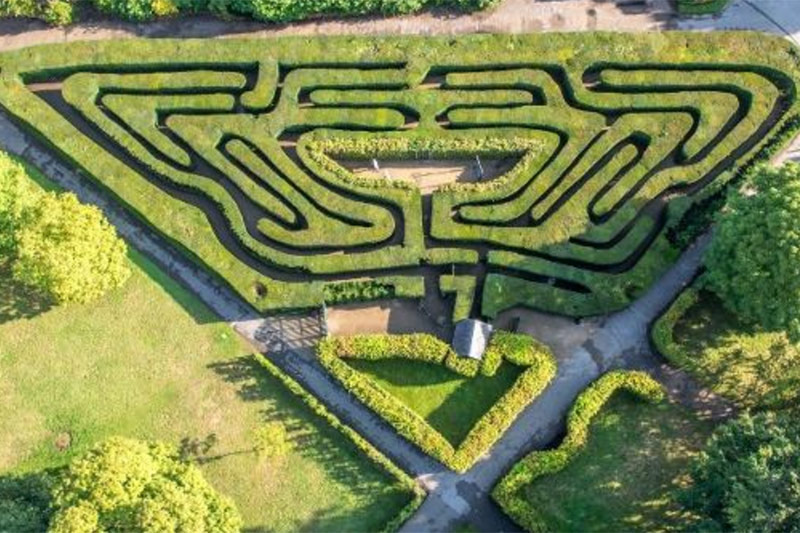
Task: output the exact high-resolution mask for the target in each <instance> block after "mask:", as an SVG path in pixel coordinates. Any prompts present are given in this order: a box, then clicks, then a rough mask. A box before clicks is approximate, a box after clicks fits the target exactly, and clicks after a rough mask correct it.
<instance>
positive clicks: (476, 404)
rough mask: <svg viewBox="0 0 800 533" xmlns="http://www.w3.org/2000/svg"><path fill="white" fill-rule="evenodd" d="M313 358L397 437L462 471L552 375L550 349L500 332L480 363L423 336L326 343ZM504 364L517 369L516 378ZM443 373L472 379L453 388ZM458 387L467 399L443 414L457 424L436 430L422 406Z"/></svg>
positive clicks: (340, 339) (334, 339)
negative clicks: (393, 381)
mask: <svg viewBox="0 0 800 533" xmlns="http://www.w3.org/2000/svg"><path fill="white" fill-rule="evenodd" d="M317 352H318V355H319V359H320V362H321V363H322V364H323V366H325V368H327V369H328V371H329V372H330V373H331V374H332V375H333V376H334V377H335V378H336V379H337V380H339V381H340V382H341V383H342V385H344V386H345V387H346V388H347V389H348V390H349V391H350V392H352V393H353V394H354V395H355V396H356V397H358V398H359V399H360V400H361V401H362V402H364V403H365V404H366V405H367V406H369V407H370V408H371V409H372V410H373V411H375V412H376V413H378V414H379V415H381V416H382V417H383V418H384V419H385V420H386V421H387V422H389V423H390V424H391V425H392V426H393V427H394V428H395V429H396V430H397V431H398V433H400V434H401V435H403V436H404V437H405V438H407V439H408V440H410V441H411V442H413V443H414V444H416V445H417V446H418V447H419V448H420V449H422V450H423V451H425V452H426V453H428V454H429V455H431V456H433V457H434V458H436V459H438V460H439V461H441V462H442V463H443V464H445V465H446V466H448V467H450V468H452V469H454V470H457V471H460V472H463V471H465V470H466V469H467V468H469V467H470V466H471V465H472V464H473V463H474V462H475V461H476V460H477V459H478V457H480V456H481V454H483V453H484V452H486V451H487V450H488V449H489V447H491V445H492V444H493V443H494V442H495V441H496V440H497V439H498V438H499V437H500V436H501V435H502V433H503V432H504V431H505V430H506V429H507V428H508V427H509V426H510V425H511V423H513V421H514V419H515V418H516V417H517V415H518V414H519V413H520V412H521V411H522V409H523V408H524V407H525V406H526V405H528V403H530V401H531V399H532V398H535V397H536V396H538V395H539V393H541V392H542V391H543V390H544V388H545V387H546V386H547V384H548V383H549V382H550V380H551V379H552V378H553V376H554V375H555V372H556V363H555V358H554V357H553V355H552V354H551V353H550V351H549V349H547V348H546V347H545V346H543V345H541V344H540V343H538V342H536V341H535V340H534V339H532V338H531V337H528V336H525V335H516V334H513V333H508V332H502V331H499V332H495V334H494V335H493V336H492V339H491V341H490V345H489V347H488V348H487V351H486V354H485V355H484V359H483V360H481V361H478V360H473V359H463V358H461V357H459V356H458V355H456V354H455V352H453V351H452V350H451V349H450V347H449V346H448V345H447V344H445V343H444V342H442V341H441V340H439V339H437V338H436V337H433V336H431V335H427V334H413V335H358V336H353V337H331V338H328V339H325V340H323V341H321V342H320V344H319V347H318V349H317ZM350 361H354V362H355V364H354V365H351V364H349V362H350ZM367 363H368V364H367ZM374 363H379V364H378V365H375V364H374ZM387 363H389V364H387ZM393 363H398V364H393ZM407 363H411V364H407ZM424 365H428V366H431V367H434V368H428V369H426V368H424ZM510 366H515V367H519V368H518V370H517V371H516V372H514V369H511V368H509V367H510ZM376 367H377V368H376ZM501 369H502V370H501ZM381 370H383V372H381ZM386 371H392V372H394V373H395V376H394V379H397V380H399V385H398V386H391V385H390V383H391V382H388V376H387V375H386V373H385V372H386ZM448 372H449V373H450V374H451V375H452V374H456V375H460V376H463V377H464V378H468V379H473V380H477V381H476V383H475V384H474V385H473V384H470V383H469V382H466V383H465V382H464V380H460V382H459V381H457V382H456V383H455V384H453V383H452V381H451V380H452V377H451V378H450V380H448V378H447V373H448ZM443 374H444V376H443ZM479 375H480V377H477V376H479ZM431 378H433V380H434V381H435V382H436V383H437V384H438V387H433V390H431V388H432V387H430V386H429V385H430V383H426V382H425V381H423V382H422V383H420V382H419V381H418V380H420V379H422V380H430V379H431ZM489 378H494V379H493V380H492V379H489ZM443 382H444V383H443ZM415 384H416V387H415ZM387 385H389V386H387ZM403 385H405V387H404V386H403ZM498 385H499V387H498ZM404 388H405V389H406V390H403V389H404ZM462 388H466V390H467V391H468V392H469V394H470V396H472V399H471V401H470V402H469V403H468V405H460V406H458V407H457V408H455V409H454V410H452V411H451V412H449V413H448V415H450V416H455V417H459V418H458V419H455V420H453V419H451V420H449V421H448V422H449V423H442V424H438V426H439V427H438V428H437V427H435V426H434V424H435V422H434V421H433V420H431V418H430V417H429V416H426V414H428V412H429V411H430V410H431V408H430V406H429V405H428V404H429V403H431V402H433V403H437V402H438V403H440V405H441V402H443V401H444V400H445V399H449V400H454V399H455V400H458V398H453V397H452V396H453V395H454V394H455V393H457V391H458V390H459V389H462ZM476 395H481V396H482V397H479V398H477V399H476V398H475V396H476ZM448 396H450V398H447V397H448ZM458 401H461V402H463V401H464V398H463V397H462V398H461V399H460V400H458ZM476 411H477V412H476ZM440 428H441V429H440ZM448 437H449V438H448Z"/></svg>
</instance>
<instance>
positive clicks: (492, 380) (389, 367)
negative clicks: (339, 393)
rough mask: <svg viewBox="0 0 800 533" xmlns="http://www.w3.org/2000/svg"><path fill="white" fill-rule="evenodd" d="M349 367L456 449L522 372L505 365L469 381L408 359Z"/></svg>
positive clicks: (361, 362) (354, 362)
mask: <svg viewBox="0 0 800 533" xmlns="http://www.w3.org/2000/svg"><path fill="white" fill-rule="evenodd" d="M347 364H348V365H351V366H352V367H353V368H355V369H356V370H359V371H361V372H363V373H364V374H366V375H368V376H369V377H370V378H371V379H373V380H374V381H375V382H376V383H377V384H378V385H380V386H381V387H383V388H384V389H385V390H386V391H388V392H390V393H392V394H393V395H395V396H396V397H397V398H399V399H400V400H402V401H403V403H405V404H406V405H408V406H409V407H411V409H413V410H414V411H415V412H416V413H417V414H419V415H420V416H422V417H423V418H424V419H425V420H426V421H427V422H428V423H429V424H430V425H431V426H432V427H433V428H434V429H436V431H438V432H439V433H441V434H442V435H443V436H444V437H445V438H447V440H448V441H450V444H452V445H453V446H458V445H459V444H460V443H461V441H462V440H463V439H464V437H465V436H466V435H467V433H469V430H470V429H472V426H474V425H475V423H476V422H477V421H478V419H479V418H480V417H481V416H483V414H484V413H485V412H486V411H487V410H488V409H489V408H490V407H491V406H492V405H494V403H495V402H497V400H499V399H500V397H501V396H502V395H503V393H505V391H506V390H508V388H509V387H511V385H512V384H513V383H514V381H515V380H516V379H517V377H519V375H520V374H521V373H522V371H523V369H522V368H520V367H518V366H515V365H512V364H511V363H508V362H506V363H503V364H502V365H501V366H500V368H499V369H498V370H497V373H496V374H495V375H494V376H492V377H487V376H484V375H482V374H478V375H477V376H475V377H474V378H466V377H464V376H460V375H458V374H456V373H455V372H452V371H450V370H448V369H447V368H446V367H444V366H443V365H436V364H432V363H426V362H423V361H413V360H409V359H386V360H382V361H368V360H358V359H353V360H348V361H347Z"/></svg>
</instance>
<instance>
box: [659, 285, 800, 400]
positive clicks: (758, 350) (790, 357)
mask: <svg viewBox="0 0 800 533" xmlns="http://www.w3.org/2000/svg"><path fill="white" fill-rule="evenodd" d="M672 336H673V343H672V344H671V346H670V347H669V348H667V349H666V350H664V352H665V354H664V355H666V356H667V357H668V358H674V357H673V355H675V354H676V355H678V356H679V360H677V361H676V362H677V364H679V365H680V366H682V367H684V368H686V369H687V370H688V371H689V372H691V373H692V374H694V375H695V376H697V377H698V379H700V380H701V381H702V382H703V383H705V384H706V385H708V386H709V387H710V388H712V389H713V390H714V391H715V392H717V393H719V394H721V395H722V396H724V397H727V398H729V399H731V400H733V401H735V402H736V403H738V404H739V405H742V406H745V407H781V406H785V405H788V404H792V403H796V401H797V398H798V395H799V394H800V350H798V348H797V347H796V346H793V345H792V344H791V343H790V342H789V341H788V340H787V338H786V335H785V334H784V333H782V332H769V331H763V330H759V329H757V328H755V327H752V326H749V325H747V324H743V323H742V322H741V321H740V320H738V319H737V317H736V316H735V315H733V314H732V313H729V312H728V311H726V310H725V309H724V308H723V306H722V303H721V302H720V301H719V299H718V298H717V297H716V296H715V295H714V294H712V293H710V292H707V291H699V292H697V293H696V301H694V302H693V303H692V304H691V305H690V306H689V307H688V309H686V310H685V311H684V312H683V313H682V314H681V316H680V317H679V318H678V319H677V321H676V322H675V325H674V328H673V331H672ZM673 352H674V354H673Z"/></svg>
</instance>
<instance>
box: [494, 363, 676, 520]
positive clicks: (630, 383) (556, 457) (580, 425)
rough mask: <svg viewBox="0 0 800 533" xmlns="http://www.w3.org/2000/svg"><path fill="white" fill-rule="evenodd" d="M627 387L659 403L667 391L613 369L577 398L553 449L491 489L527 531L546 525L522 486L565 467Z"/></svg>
mask: <svg viewBox="0 0 800 533" xmlns="http://www.w3.org/2000/svg"><path fill="white" fill-rule="evenodd" d="M619 390H625V391H627V392H630V393H631V394H634V395H636V396H638V397H640V398H642V399H643V400H646V401H649V402H659V401H662V400H664V398H665V393H664V390H663V388H662V387H661V385H660V384H659V383H657V382H656V381H655V380H653V378H651V377H650V376H649V375H648V374H646V373H644V372H638V371H613V372H609V373H608V374H605V375H604V376H602V377H601V378H599V379H598V380H597V381H595V382H594V383H592V384H591V385H590V386H589V387H588V388H587V389H586V390H584V391H583V392H582V393H581V394H580V396H578V398H577V399H576V400H575V403H574V404H573V406H572V408H571V409H570V412H569V414H568V415H567V434H566V437H564V440H563V441H562V442H561V444H560V445H559V446H558V448H556V449H554V450H547V451H535V452H532V453H530V454H529V455H528V456H526V457H525V458H523V459H522V460H521V461H520V462H518V463H517V464H516V465H514V467H513V468H512V469H511V471H510V472H509V473H508V474H506V476H505V477H503V479H501V480H500V482H499V483H498V484H497V486H495V488H494V489H493V490H492V498H493V499H494V500H495V501H496V502H497V503H498V504H499V505H500V507H501V508H502V509H503V510H504V511H505V512H506V513H507V514H508V515H509V516H510V517H511V518H513V519H514V521H516V522H517V523H518V524H520V525H521V526H522V527H524V528H525V529H526V530H528V531H531V532H540V531H541V532H543V531H546V526H545V524H544V522H543V521H542V519H541V517H540V516H539V514H538V512H537V511H536V506H535V505H534V504H533V503H532V502H528V501H526V500H525V499H524V498H522V497H521V496H520V495H519V491H520V489H521V488H522V487H523V486H524V485H526V484H529V483H532V482H534V481H535V480H536V479H537V478H539V477H542V476H546V475H548V474H553V473H555V472H558V471H559V470H562V469H563V468H564V467H566V466H567V465H568V464H569V462H570V461H571V460H572V457H573V456H574V455H575V454H577V453H579V452H580V451H581V449H582V448H583V447H584V446H585V445H586V442H587V440H588V438H589V425H590V424H591V422H592V419H593V418H594V417H595V415H597V413H599V412H600V410H601V409H602V408H603V406H604V405H605V404H606V402H608V400H609V398H611V396H612V395H613V394H614V393H616V392H617V391H619Z"/></svg>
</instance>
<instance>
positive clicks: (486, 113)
mask: <svg viewBox="0 0 800 533" xmlns="http://www.w3.org/2000/svg"><path fill="white" fill-rule="evenodd" d="M273 4H274V5H273ZM279 4H280V3H277V2H272V3H271V4H270V3H265V4H264V5H265V6H267V7H269V8H270V9H272V8H275V6H276V5H279ZM215 5H216V4H215ZM288 5H289V4H287V6H288ZM310 5H311V4H310V3H308V4H307V3H297V2H294V3H292V4H291V8H292V9H305V8H306V7H308V6H310ZM325 5H327V3H325V2H321V3H314V6H316V7H315V8H320V9H322V8H324V7H325ZM362 5H366V3H363V4H362ZM396 5H398V4H395V6H396ZM409 5H410V4H409ZM320 6H322V7H320ZM178 7H179V8H180V9H183V10H189V9H193V10H202V9H204V8H203V7H198V6H196V5H195V6H194V7H191V8H190V7H189V5H188V4H187V3H181V4H180V5H179V6H178ZM276 9H277V8H276ZM287 9H288V7H287ZM403 9H405V8H403ZM268 48H269V50H268V52H264V53H262V52H259V51H258V50H263V47H253V46H252V44H251V43H250V42H248V41H241V40H225V41H215V42H214V43H213V46H209V45H208V43H204V42H197V41H192V42H190V41H166V40H165V41H159V42H158V43H154V42H151V41H141V42H137V43H136V46H131V45H130V43H107V42H104V43H95V42H93V43H74V44H70V45H68V46H58V47H55V46H53V47H43V48H38V49H35V50H27V51H14V52H8V53H4V54H3V55H2V68H3V76H2V80H1V83H2V90H0V104H2V106H3V107H4V108H6V109H8V110H9V111H10V113H11V114H13V115H15V116H17V118H19V119H20V120H21V121H22V122H24V123H26V124H29V125H31V126H32V127H33V128H35V129H36V130H37V131H38V133H40V134H41V136H42V137H44V138H46V139H47V140H48V142H50V143H51V144H52V145H53V147H54V148H55V149H57V150H58V151H59V152H61V153H62V155H64V156H65V158H66V159H68V160H69V161H70V163H72V164H73V165H74V166H75V167H77V168H79V169H80V170H81V171H82V172H83V173H84V174H85V175H86V176H88V177H89V178H90V179H94V180H96V181H97V182H98V183H99V184H100V185H101V186H102V187H104V188H105V189H106V190H108V191H110V192H111V193H112V194H113V195H116V196H117V197H118V199H119V200H120V201H121V202H122V203H123V204H124V205H125V207H126V208H129V209H130V210H131V211H132V212H134V213H135V214H136V215H137V216H140V217H141V218H142V219H144V220H146V221H147V222H148V223H149V224H150V225H151V226H152V227H153V229H155V230H156V231H158V232H159V233H161V234H162V236H163V237H165V238H166V239H167V240H169V241H170V242H171V243H173V244H174V245H176V246H177V247H179V248H180V249H181V250H182V251H184V252H185V253H186V254H187V255H188V256H189V257H191V258H192V259H195V260H196V262H197V263H198V265H199V266H201V267H203V268H207V269H209V270H211V271H213V272H214V273H215V274H217V275H218V276H219V277H220V278H222V280H223V281H224V282H226V283H228V284H229V285H230V286H231V287H232V288H234V289H235V290H236V291H237V292H238V293H239V294H240V295H242V296H243V297H244V298H245V299H247V300H248V301H249V302H250V303H251V304H252V305H253V306H254V307H256V308H257V309H258V310H259V311H264V312H269V311H275V310H282V309H286V308H293V309H297V308H307V307H314V306H319V305H321V303H322V302H323V301H324V300H325V298H326V297H331V296H333V300H334V301H337V300H339V299H340V296H338V295H336V294H333V293H335V292H337V291H339V290H341V293H342V296H341V299H344V300H350V299H360V298H362V297H363V298H373V297H384V296H385V293H384V291H383V288H381V290H377V285H376V286H374V287H372V288H375V289H376V290H375V291H373V290H372V288H370V289H369V290H367V287H369V286H371V285H372V284H373V283H376V284H387V285H388V284H389V283H388V282H386V281H385V280H383V279H382V278H385V277H390V276H396V275H398V274H403V275H410V274H416V275H417V276H419V273H420V272H421V271H422V269H425V272H430V273H433V274H435V275H438V276H441V275H443V274H445V275H446V274H447V273H448V272H447V270H448V266H449V265H450V264H451V263H452V264H456V263H458V264H474V263H477V262H484V263H488V267H489V268H488V275H487V276H486V284H485V287H483V290H482V291H481V290H478V291H475V292H476V294H480V295H482V301H481V302H478V304H480V307H481V309H480V312H481V314H483V315H486V316H494V315H496V314H497V313H499V312H501V311H503V310H504V309H507V308H509V307H513V306H517V305H521V306H529V307H533V308H537V309H541V310H546V311H552V312H557V313H561V314H569V315H574V316H584V315H592V314H597V313H603V312H607V311H609V310H611V309H617V308H621V307H624V306H625V305H627V304H629V303H630V301H631V300H632V299H635V298H636V297H638V296H639V295H640V294H642V292H643V291H644V290H645V289H646V288H647V287H648V286H649V285H650V284H651V283H652V281H653V280H654V279H656V278H657V277H658V276H659V275H660V274H661V273H662V272H663V271H664V270H665V269H666V268H667V267H668V265H669V264H670V263H671V262H672V261H673V260H674V259H675V258H676V257H677V255H678V253H679V251H680V248H681V247H682V246H683V245H684V244H685V242H686V241H685V240H676V241H675V242H670V241H669V240H667V239H666V237H665V234H666V232H667V231H668V230H670V229H674V228H675V227H676V225H677V224H679V222H680V221H681V220H683V216H684V214H685V213H687V212H688V210H690V209H691V207H692V206H693V205H695V203H696V202H698V201H701V200H702V199H703V197H704V196H705V194H706V192H707V191H709V190H711V189H715V190H719V188H720V185H721V184H722V183H725V182H727V181H728V180H730V179H733V177H734V175H735V174H736V168H737V167H738V166H739V165H740V163H741V162H743V161H748V159H749V158H751V156H753V155H754V154H755V155H759V156H761V155H762V148H764V147H766V146H773V147H774V146H777V145H779V144H780V142H779V143H777V144H775V145H772V144H770V143H771V142H772V140H773V138H774V136H773V135H772V134H773V132H774V131H777V130H781V131H783V130H782V129H781V128H783V126H785V125H786V124H787V123H788V122H789V121H790V120H791V117H796V116H797V115H796V111H797V106H798V105H797V99H796V91H795V88H794V87H795V83H794V79H796V78H797V70H798V65H797V62H796V61H795V55H794V52H793V49H792V48H791V45H790V44H788V43H786V42H785V41H782V40H779V39H777V38H775V39H773V38H769V37H766V36H763V35H755V34H745V33H742V34H728V33H723V32H720V33H716V34H713V35H705V34H703V35H700V34H685V33H679V32H674V33H666V34H657V35H656V34H653V35H650V34H648V35H640V36H636V37H635V38H631V37H630V36H620V35H613V34H592V35H561V34H559V35H547V36H542V35H526V36H498V35H480V36H469V37H459V38H455V39H453V38H449V37H442V38H432V39H431V38H421V37H420V38H382V39H374V38H360V37H338V38H325V39H323V38H311V37H298V38H293V39H276V40H274V41H272V42H271V43H270V46H269V47H268ZM533 51H535V52H533ZM487 57H489V58H492V59H491V64H487V63H486V58H487ZM187 61H189V62H190V64H191V65H194V66H193V67H192V68H203V69H208V71H207V72H204V73H203V74H202V76H201V75H198V72H199V71H191V72H188V71H180V72H170V73H169V75H167V74H166V72H151V71H152V70H153V69H154V68H157V69H160V68H162V66H165V65H173V66H174V65H177V64H179V65H187ZM732 62H735V63H737V64H738V65H740V67H737V68H735V69H734V68H731V67H730V64H731V63H732ZM633 63H635V64H636V65H637V66H636V67H635V68H627V67H625V68H622V67H618V66H615V65H631V64H633ZM154 65H158V67H155V66H154ZM278 65H281V67H280V68H279V67H278ZM514 65H516V67H511V66H514ZM537 65H538V66H537ZM541 65H549V66H548V67H547V68H542V67H541ZM163 68H164V69H165V70H170V69H166V67H163ZM179 70H180V69H179ZM587 72H589V73H591V75H592V78H593V80H594V81H593V83H591V84H586V83H585V78H584V77H583V75H584V74H585V73H587ZM244 74H246V75H247V76H245V75H244ZM54 78H58V79H62V78H63V79H64V86H63V91H62V96H63V97H64V98H65V100H66V101H67V103H68V104H70V105H71V106H72V107H73V108H74V110H76V111H77V112H79V113H81V114H82V115H83V116H84V118H86V119H87V120H89V121H90V122H91V123H92V124H93V129H92V131H97V130H102V131H103V132H104V133H105V134H106V136H105V140H104V141H102V142H100V141H98V142H97V143H93V142H89V141H87V139H86V136H85V135H83V134H82V132H80V131H78V130H77V129H76V128H75V126H74V125H73V124H71V122H70V120H69V117H66V116H65V115H62V114H60V113H59V112H58V110H57V109H54V108H53V107H51V106H49V105H48V104H47V103H46V102H44V101H43V100H42V99H41V98H39V97H38V96H37V95H35V94H33V93H32V92H31V91H30V90H29V87H26V83H32V82H36V81H42V80H49V79H54ZM594 78H596V80H595V79H594ZM203 79H207V80H211V79H213V80H214V83H203V82H201V81H200V80H203ZM246 79H250V80H253V82H254V85H253V86H251V85H250V84H245V83H244V81H245V80H246ZM169 80H173V81H169ZM439 82H441V84H440V83H439ZM279 87H280V90H278V88H279ZM237 101H238V102H240V103H241V106H239V105H234V104H235V102H237ZM778 111H780V112H778ZM113 115H116V116H117V118H119V119H120V120H117V119H114V117H113ZM159 117H161V119H163V120H161V119H159ZM443 124H449V126H450V127H444V128H443V127H442V125H443ZM87 131H88V130H87ZM601 132H602V134H601ZM178 139H180V140H181V141H183V142H179V141H178ZM295 140H296V145H295V149H296V151H295V152H293V151H292V148H291V147H289V146H287V144H293V143H294V142H295ZM781 140H783V137H781ZM112 146H113V148H112ZM190 148H191V149H190ZM115 150H119V151H122V152H125V153H127V155H128V156H130V157H129V158H120V157H115V156H114V155H113V154H111V153H109V152H110V151H115ZM287 154H289V155H288V156H287ZM476 154H477V155H481V156H483V155H489V154H494V155H498V154H504V155H506V156H508V155H512V156H513V157H514V158H515V160H517V161H518V162H517V164H516V165H515V166H514V167H513V168H512V169H511V170H510V171H509V172H507V173H505V174H504V176H503V177H500V178H498V179H494V180H488V181H485V182H480V183H472V184H470V183H458V184H455V185H452V186H448V187H444V188H442V189H440V190H437V191H436V192H435V193H433V194H432V195H431V197H430V198H429V199H425V202H423V199H422V195H421V193H420V191H419V190H417V189H416V188H414V187H413V185H408V184H404V183H401V182H400V180H394V181H391V182H389V183H386V180H382V179H374V178H368V177H356V176H354V175H353V174H352V173H350V172H348V171H347V170H346V169H345V168H344V167H343V166H342V165H339V164H338V163H337V162H336V161H335V160H334V158H336V157H345V158H347V157H356V156H357V157H358V158H360V159H362V160H363V159H364V158H365V157H371V156H374V155H378V156H379V157H395V158H401V159H434V158H438V157H446V156H455V155H457V156H459V157H463V156H466V155H476ZM671 155H675V156H676V157H675V158H674V162H675V165H672V163H670V164H668V165H662V164H661V163H662V162H663V161H669V162H672V161H673V158H672V157H671ZM197 157H200V158H203V159H205V160H206V162H207V163H209V165H208V166H209V167H213V168H216V169H217V170H218V171H219V172H218V174H219V175H217V176H216V177H215V178H214V179H205V178H206V177H208V176H206V177H204V176H203V174H207V173H209V172H211V171H210V170H209V171H208V172H206V171H205V170H203V171H201V169H200V168H199V167H197V168H192V165H190V164H189V163H190V162H191V160H192V159H196V158H197ZM517 158H518V159H517ZM131 160H136V161H137V163H136V165H133V163H132V162H131ZM128 163H130V165H133V166H136V167H137V168H131V166H129V164H128ZM187 165H188V166H187ZM722 169H730V170H725V171H724V172H723V171H722ZM142 174H145V175H146V176H145V177H146V178H147V179H144V177H143V176H142ZM534 177H535V179H534ZM173 187H177V188H179V189H181V190H182V191H184V192H186V193H188V194H191V198H192V199H191V200H189V199H187V198H188V197H180V198H177V197H176V196H175V195H171V194H165V190H164V189H167V188H169V189H170V190H172V188H173ZM657 197H658V198H662V199H665V198H668V199H669V202H668V204H669V205H668V208H667V209H666V210H665V211H663V212H662V211H659V213H658V216H650V215H651V214H654V213H650V212H649V208H648V209H645V206H657V205H662V204H656V203H653V202H654V201H655V199H656V198H657ZM201 199H202V201H200V200H201ZM195 200H197V201H195ZM423 205H424V206H425V209H424V210H423ZM659 209H660V208H659ZM262 215H263V216H262ZM428 215H429V216H428ZM426 217H427V218H426ZM692 231H693V230H692ZM676 243H677V244H676ZM479 252H480V253H479ZM463 270H464V271H466V269H463ZM340 276H341V279H354V278H355V277H356V276H359V277H363V278H364V279H366V278H371V279H372V281H368V282H366V283H365V285H364V287H349V286H347V285H343V286H341V287H337V288H327V289H326V285H328V284H330V283H332V282H336V281H337V280H338V279H340V278H339V277H340ZM345 289H346V290H345ZM351 289H352V290H351ZM479 289H480V288H479ZM399 292H400V290H399V289H398V288H397V286H395V297H397V296H400V294H399ZM457 292H458V291H457ZM326 293H327V294H326ZM460 294H465V292H464V291H462V292H461V293H460ZM457 300H459V301H458V305H457V309H456V311H457V313H456V316H457V317H459V316H464V313H465V312H466V309H467V308H468V306H467V303H466V300H465V299H464V298H460V299H459V298H457ZM473 307H474V306H473Z"/></svg>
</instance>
